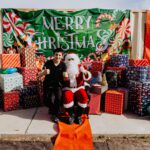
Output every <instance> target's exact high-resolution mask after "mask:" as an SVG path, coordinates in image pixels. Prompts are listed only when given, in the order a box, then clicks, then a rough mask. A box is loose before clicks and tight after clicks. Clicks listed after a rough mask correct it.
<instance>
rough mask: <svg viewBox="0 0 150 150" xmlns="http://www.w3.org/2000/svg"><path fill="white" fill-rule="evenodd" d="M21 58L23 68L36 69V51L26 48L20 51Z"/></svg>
mask: <svg viewBox="0 0 150 150" xmlns="http://www.w3.org/2000/svg"><path fill="white" fill-rule="evenodd" d="M19 52H20V56H21V66H22V67H28V68H35V66H36V58H35V49H34V48H29V47H26V48H25V47H24V48H21V49H20V50H19Z"/></svg>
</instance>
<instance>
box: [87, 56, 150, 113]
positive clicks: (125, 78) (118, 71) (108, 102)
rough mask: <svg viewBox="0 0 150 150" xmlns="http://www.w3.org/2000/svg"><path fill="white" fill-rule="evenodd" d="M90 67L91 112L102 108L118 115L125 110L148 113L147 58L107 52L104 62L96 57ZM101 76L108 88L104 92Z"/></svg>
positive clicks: (149, 83) (149, 71) (149, 81)
mask: <svg viewBox="0 0 150 150" xmlns="http://www.w3.org/2000/svg"><path fill="white" fill-rule="evenodd" d="M89 70H90V71H91V73H92V76H93V77H92V80H91V93H90V96H91V97H90V103H89V107H90V114H98V113H100V110H103V111H104V112H106V113H112V114H118V115H121V114H123V113H124V112H126V111H131V112H132V113H135V114H138V115H140V116H145V115H149V111H148V107H150V65H149V64H148V61H147V60H145V59H141V60H139V59H135V60H133V59H129V58H128V55H125V54H114V55H111V56H110V60H109V62H108V64H107V66H106V65H105V66H104V63H103V62H102V61H100V60H99V61H98V60H96V61H93V62H92V65H91V66H90V67H89ZM100 76H101V77H100ZM104 77H106V81H105V82H106V83H105V86H107V87H108V88H107V89H106V90H105V92H104V93H103V92H102V88H103V87H104ZM101 95H102V96H101ZM100 106H101V107H100Z"/></svg>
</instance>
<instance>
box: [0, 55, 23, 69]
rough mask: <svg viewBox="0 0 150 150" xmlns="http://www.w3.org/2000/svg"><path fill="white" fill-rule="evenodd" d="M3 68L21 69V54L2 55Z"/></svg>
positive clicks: (0, 57) (0, 56)
mask: <svg viewBox="0 0 150 150" xmlns="http://www.w3.org/2000/svg"><path fill="white" fill-rule="evenodd" d="M0 60H1V63H0V64H1V68H2V69H5V68H16V67H20V66H21V65H20V54H1V55H0Z"/></svg>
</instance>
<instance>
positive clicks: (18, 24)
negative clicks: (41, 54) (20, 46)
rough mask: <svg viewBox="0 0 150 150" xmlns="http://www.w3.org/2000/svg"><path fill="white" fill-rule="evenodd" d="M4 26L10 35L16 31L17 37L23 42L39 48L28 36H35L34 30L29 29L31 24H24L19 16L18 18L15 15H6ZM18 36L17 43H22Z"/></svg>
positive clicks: (10, 13) (11, 13)
mask: <svg viewBox="0 0 150 150" xmlns="http://www.w3.org/2000/svg"><path fill="white" fill-rule="evenodd" d="M3 26H4V29H5V30H6V32H8V33H9V34H11V33H12V32H13V31H14V32H15V33H16V35H17V36H20V37H21V39H22V40H23V41H26V42H27V44H28V45H29V46H31V47H33V48H37V46H36V44H35V43H34V42H32V41H31V38H30V37H29V35H28V34H30V35H31V34H32V35H33V34H34V30H33V29H31V28H29V26H30V24H29V23H23V22H22V20H21V19H20V18H19V16H17V15H16V14H15V13H13V12H8V13H6V15H5V16H4V17H3ZM14 35H15V34H14ZM16 35H15V38H16V40H17V42H18V43H20V42H19V40H18V38H17V36H16Z"/></svg>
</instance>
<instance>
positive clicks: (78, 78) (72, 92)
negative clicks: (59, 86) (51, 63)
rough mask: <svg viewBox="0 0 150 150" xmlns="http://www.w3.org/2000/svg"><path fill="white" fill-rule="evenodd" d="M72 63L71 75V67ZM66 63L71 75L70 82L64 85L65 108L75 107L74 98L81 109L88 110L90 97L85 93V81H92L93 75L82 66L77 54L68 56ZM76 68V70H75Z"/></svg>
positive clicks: (67, 81)
mask: <svg viewBox="0 0 150 150" xmlns="http://www.w3.org/2000/svg"><path fill="white" fill-rule="evenodd" d="M70 62H72V64H73V66H71V68H70V70H72V71H70V72H72V73H70V72H69V67H70V66H69V65H68V64H70ZM65 63H66V65H67V72H68V74H69V78H68V80H66V81H65V83H64V88H63V99H64V107H65V108H71V107H73V106H74V96H75V97H76V100H77V103H78V105H79V106H80V107H82V108H86V107H87V101H88V96H87V93H86V91H85V85H84V83H85V81H88V80H90V79H91V73H90V72H89V71H88V70H86V69H85V68H84V67H83V66H81V65H80V60H79V58H78V55H77V54H72V53H71V54H67V56H66V57H65ZM75 67H76V70H75Z"/></svg>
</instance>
